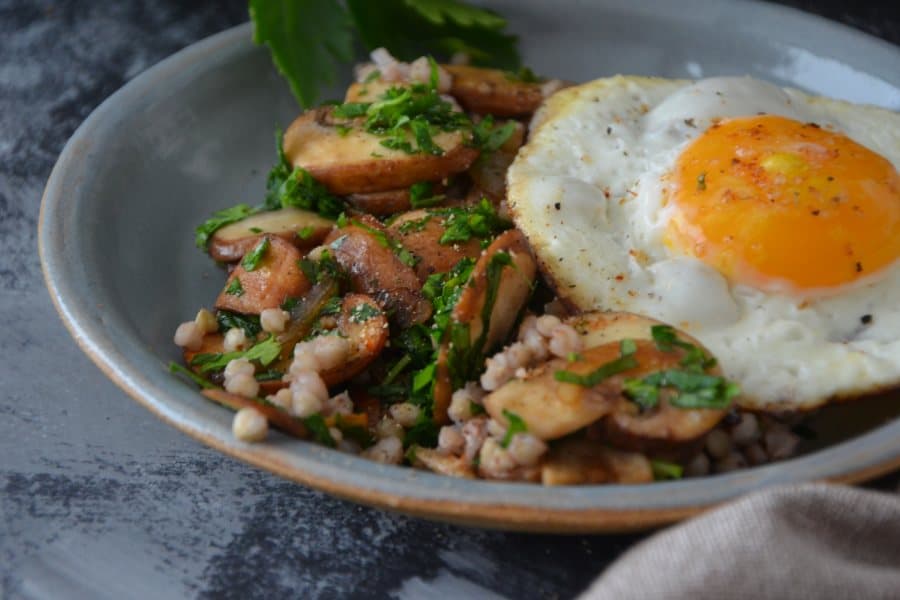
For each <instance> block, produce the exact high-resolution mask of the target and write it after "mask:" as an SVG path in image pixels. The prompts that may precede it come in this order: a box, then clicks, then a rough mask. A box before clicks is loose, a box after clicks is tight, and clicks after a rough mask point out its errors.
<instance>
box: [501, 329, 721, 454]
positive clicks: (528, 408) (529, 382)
mask: <svg viewBox="0 0 900 600" xmlns="http://www.w3.org/2000/svg"><path fill="white" fill-rule="evenodd" d="M567 322H568V323H569V324H571V325H573V326H574V327H575V329H576V331H578V332H579V333H580V334H581V335H582V337H583V339H584V341H585V343H584V345H585V346H586V347H587V350H584V351H582V352H581V353H580V356H579V357H578V359H577V360H575V361H572V362H570V361H565V360H562V359H554V360H552V361H549V362H548V363H545V364H543V365H540V366H538V367H537V368H535V369H534V370H532V371H531V372H530V373H528V374H527V375H526V377H524V378H522V379H514V380H512V381H510V382H508V383H507V384H505V385H504V386H503V387H501V388H500V389H498V390H496V391H495V392H493V393H492V394H490V395H489V396H487V397H486V398H485V399H484V406H485V408H486V409H487V411H488V413H489V414H490V415H491V416H492V417H493V418H495V419H497V420H498V421H500V422H502V423H505V422H506V418H505V416H504V411H510V412H513V413H515V414H517V415H518V416H519V417H521V418H522V419H523V420H524V421H525V422H526V424H527V426H528V428H529V431H530V432H531V433H533V434H534V435H536V436H538V437H540V438H542V439H545V440H549V439H555V438H558V437H562V436H564V435H567V434H569V433H572V432H574V431H577V430H579V429H581V428H583V427H587V426H591V429H592V433H593V434H594V435H596V436H597V437H599V438H600V439H602V440H603V441H605V442H608V443H610V444H612V445H614V446H616V447H620V448H626V449H633V450H640V451H646V452H658V451H668V450H671V449H672V448H673V447H678V446H681V445H686V444H691V443H693V442H695V441H696V440H697V439H699V438H700V437H702V436H703V435H705V434H706V433H707V432H708V431H710V430H711V429H712V428H713V427H715V426H716V424H717V423H718V422H719V421H720V420H721V419H722V418H723V417H724V416H725V413H726V411H725V410H722V409H683V408H678V407H675V406H672V405H671V404H670V403H669V401H668V396H667V395H666V394H665V393H662V394H661V398H660V401H659V404H658V405H657V406H656V407H654V408H651V409H648V410H644V411H642V410H641V409H640V407H639V406H638V405H637V404H636V403H634V402H632V401H631V400H630V399H629V398H628V397H627V396H625V395H624V393H623V391H622V384H623V382H624V380H625V379H626V378H635V377H643V376H646V375H648V374H650V373H656V372H659V371H662V370H665V369H678V368H679V367H680V361H681V359H682V358H683V357H684V356H685V351H684V350H682V349H679V348H674V349H672V350H671V351H663V350H660V349H659V348H658V347H657V346H656V344H655V343H654V342H653V341H651V340H652V336H651V330H650V328H651V326H652V325H656V324H658V323H657V322H656V321H653V320H652V319H647V318H645V317H640V316H637V315H630V314H625V313H588V314H586V315H582V316H579V317H573V318H571V319H569V320H568V321H567ZM678 337H679V338H680V339H681V340H683V341H685V342H688V343H691V344H693V345H695V346H698V347H700V348H702V346H700V344H699V343H698V342H697V341H696V340H694V339H693V338H691V337H689V336H687V334H684V333H681V332H679V333H678ZM625 338H629V339H633V340H634V341H635V344H636V348H637V350H636V353H635V354H634V357H635V360H636V361H637V365H638V366H637V367H635V368H632V369H629V370H627V371H624V372H622V373H619V374H616V375H613V376H611V377H609V378H607V379H605V380H603V381H602V382H600V383H598V384H597V385H595V386H593V387H584V386H581V385H578V384H573V383H566V382H559V381H556V379H555V375H554V374H555V372H556V371H559V370H565V371H569V372H572V373H575V374H578V375H586V374H588V373H590V372H592V371H594V370H595V369H597V368H599V367H601V366H603V365H605V364H608V363H610V362H612V361H614V360H616V359H617V358H619V356H620V341H621V340H622V339H625ZM709 374H711V375H718V374H719V371H718V370H711V371H710V372H709ZM601 419H602V420H601Z"/></svg>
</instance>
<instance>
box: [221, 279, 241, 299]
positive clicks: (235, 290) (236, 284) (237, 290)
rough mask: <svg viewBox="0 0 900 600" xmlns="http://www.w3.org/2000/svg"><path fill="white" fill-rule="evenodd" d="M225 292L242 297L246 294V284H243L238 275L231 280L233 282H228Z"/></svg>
mask: <svg viewBox="0 0 900 600" xmlns="http://www.w3.org/2000/svg"><path fill="white" fill-rule="evenodd" d="M225 293H226V294H228V295H229V296H237V297H238V298H240V297H241V296H243V295H244V286H243V285H241V280H240V278H238V277H235V278H234V279H232V280H231V283H229V284H228V287H226V288H225Z"/></svg>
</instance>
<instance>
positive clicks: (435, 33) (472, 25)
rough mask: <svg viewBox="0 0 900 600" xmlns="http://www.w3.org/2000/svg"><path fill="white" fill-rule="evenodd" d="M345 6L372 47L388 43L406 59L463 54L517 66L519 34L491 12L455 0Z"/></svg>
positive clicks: (357, 1) (361, 1)
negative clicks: (509, 31)
mask: <svg viewBox="0 0 900 600" xmlns="http://www.w3.org/2000/svg"><path fill="white" fill-rule="evenodd" d="M347 8H348V10H349V11H350V14H351V15H352V16H353V18H354V21H355V22H356V26H357V29H358V31H359V35H360V38H361V40H362V42H363V44H364V45H365V46H366V47H367V48H368V49H370V50H371V49H373V48H378V47H380V46H384V47H386V48H390V50H391V52H393V53H394V55H395V56H397V57H399V58H401V59H402V60H412V59H414V58H417V57H419V56H422V55H423V54H429V53H440V54H445V55H447V56H449V55H451V54H453V53H455V52H462V53H465V54H468V55H469V56H470V57H471V58H472V60H473V62H475V63H476V64H479V65H485V66H497V67H500V68H504V69H516V68H518V67H519V62H520V60H519V54H518V51H517V49H516V38H515V36H511V35H508V34H506V33H504V29H505V27H506V20H505V19H503V18H502V17H500V16H499V15H497V14H496V13H493V12H491V11H489V10H486V9H483V8H478V7H474V6H470V5H467V4H465V3H463V2H458V1H456V0H379V1H378V2H371V1H370V0H347Z"/></svg>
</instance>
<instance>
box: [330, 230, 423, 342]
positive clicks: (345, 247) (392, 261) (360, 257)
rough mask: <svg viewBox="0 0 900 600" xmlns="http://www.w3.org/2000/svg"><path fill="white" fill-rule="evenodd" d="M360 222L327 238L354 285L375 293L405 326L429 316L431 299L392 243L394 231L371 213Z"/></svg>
mask: <svg viewBox="0 0 900 600" xmlns="http://www.w3.org/2000/svg"><path fill="white" fill-rule="evenodd" d="M359 222H360V224H361V226H360V225H355V224H352V223H351V224H350V225H348V226H346V227H343V228H341V229H335V230H334V231H332V232H331V233H330V234H329V236H328V237H327V238H325V243H326V244H328V246H329V248H330V249H331V252H332V253H333V254H334V257H335V260H337V262H338V264H340V265H341V267H342V268H343V269H344V270H345V271H346V272H347V273H348V275H349V277H350V287H351V289H352V290H353V291H354V292H359V293H362V294H369V295H371V296H373V297H374V298H375V299H376V300H377V301H378V302H379V303H380V304H381V305H382V306H383V307H384V308H385V309H387V310H388V312H390V313H391V315H392V318H393V319H394V320H395V321H396V322H397V323H398V324H399V325H400V326H401V327H409V326H410V325H414V324H416V323H423V322H425V321H426V320H428V318H429V317H430V316H431V312H432V306H431V303H430V302H429V301H428V300H427V299H425V297H424V296H422V290H421V287H422V286H421V283H420V282H419V278H418V277H417V276H416V273H415V271H413V269H412V267H410V266H408V265H406V264H404V263H403V262H402V261H401V260H400V259H399V258H398V257H397V255H396V254H395V252H394V250H393V249H392V248H391V247H389V240H391V239H392V238H390V234H389V233H388V232H387V230H385V229H384V227H383V226H382V225H381V224H380V223H379V222H378V221H377V220H375V219H373V218H371V217H370V218H366V217H361V218H360V219H359ZM382 236H384V237H382ZM385 243H388V245H387V246H386V245H385Z"/></svg>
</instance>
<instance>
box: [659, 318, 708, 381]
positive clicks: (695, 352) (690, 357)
mask: <svg viewBox="0 0 900 600" xmlns="http://www.w3.org/2000/svg"><path fill="white" fill-rule="evenodd" d="M650 335H651V336H652V337H653V341H654V342H655V343H656V347H657V348H659V349H660V350H662V351H663V352H672V350H673V349H674V348H681V349H682V350H684V351H686V354H685V357H684V358H683V359H681V366H682V367H684V368H685V369H687V370H689V371H697V372H702V371H705V370H707V369H711V368H712V367H714V366H716V359H715V358H713V357H711V356H708V355H707V354H706V353H705V352H703V350H702V349H700V348H699V347H698V346H695V345H694V344H691V343H689V342H685V341H683V340H680V339H678V334H677V333H676V332H675V329H674V328H673V327H671V326H669V325H653V326H652V327H651V328H650Z"/></svg>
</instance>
